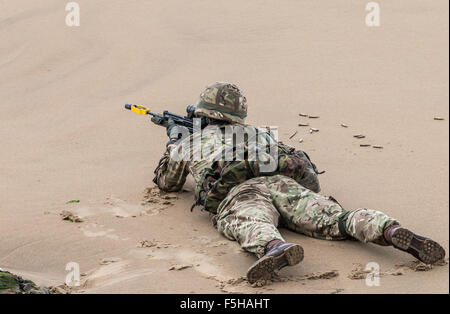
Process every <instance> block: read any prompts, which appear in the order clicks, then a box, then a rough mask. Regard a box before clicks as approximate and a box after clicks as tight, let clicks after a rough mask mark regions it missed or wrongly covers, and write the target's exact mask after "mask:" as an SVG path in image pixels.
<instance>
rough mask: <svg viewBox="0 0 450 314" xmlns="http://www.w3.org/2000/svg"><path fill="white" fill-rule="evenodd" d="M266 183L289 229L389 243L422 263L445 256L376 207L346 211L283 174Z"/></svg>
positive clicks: (434, 245)
mask: <svg viewBox="0 0 450 314" xmlns="http://www.w3.org/2000/svg"><path fill="white" fill-rule="evenodd" d="M268 186H269V189H270V191H271V194H272V196H273V199H274V204H275V206H276V207H277V209H278V210H279V211H280V213H281V216H282V218H283V222H284V223H285V225H286V226H287V227H288V228H289V229H291V230H294V231H297V232H299V233H303V234H306V235H309V236H312V237H316V238H321V239H329V240H341V239H346V238H354V239H357V240H359V241H362V242H372V243H376V244H379V245H393V246H394V247H395V248H397V249H400V250H402V251H405V252H408V253H410V254H412V255H413V256H415V257H416V258H418V259H419V260H421V261H423V262H426V263H434V262H436V261H439V260H441V259H443V258H444V257H445V251H444V249H443V248H442V247H441V246H440V245H439V244H438V243H436V242H435V241H433V240H431V239H428V238H426V237H422V236H420V235H418V234H415V233H413V232H412V231H410V230H408V229H405V228H403V227H400V224H399V222H398V221H397V220H395V219H393V218H391V217H389V216H387V215H386V214H384V213H382V212H380V211H376V210H371V209H366V208H360V209H357V210H352V211H346V210H344V209H343V208H342V207H341V206H340V205H339V204H338V203H337V202H336V201H335V200H334V199H332V198H330V197H326V196H322V195H319V194H317V193H314V192H312V191H310V190H308V189H306V188H304V187H302V186H301V185H300V184H298V183H297V182H295V181H294V180H292V179H290V178H286V177H283V176H274V177H271V179H270V183H268Z"/></svg>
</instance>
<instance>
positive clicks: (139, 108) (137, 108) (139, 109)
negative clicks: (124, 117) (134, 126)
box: [127, 105, 150, 114]
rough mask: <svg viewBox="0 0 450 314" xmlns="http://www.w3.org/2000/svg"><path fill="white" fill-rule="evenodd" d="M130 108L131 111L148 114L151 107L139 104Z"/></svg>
mask: <svg viewBox="0 0 450 314" xmlns="http://www.w3.org/2000/svg"><path fill="white" fill-rule="evenodd" d="M129 108H130V110H131V111H133V112H136V113H138V114H147V113H148V112H149V111H150V110H149V109H147V108H145V107H144V106H138V105H130V106H129ZM127 109H128V108H127Z"/></svg>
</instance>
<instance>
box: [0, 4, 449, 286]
mask: <svg viewBox="0 0 450 314" xmlns="http://www.w3.org/2000/svg"><path fill="white" fill-rule="evenodd" d="M366 2H367V1H360V0H358V1H357V0H347V1H345V0H342V1H315V0H309V1H297V0H295V1H294V0H284V1H261V0H258V1H256V0H249V1H245V2H244V1H238V0H229V1H206V0H203V1H200V0H195V1H181V0H178V1H174V0H164V1H156V0H152V1H144V0H140V1H139V0H134V1H117V0H115V1H112V0H108V1H106V0H97V1H88V0H79V1H78V3H79V4H80V6H81V26H80V27H72V28H71V27H67V26H65V15H66V12H65V10H64V6H65V2H64V1H63V2H62V1H59V0H45V1H43V0H39V1H25V0H15V1H6V0H3V1H0V74H1V75H0V99H1V102H0V108H1V114H0V139H1V140H0V143H1V146H0V178H1V180H0V268H3V269H7V270H10V271H14V272H16V273H18V274H20V275H23V276H24V277H27V278H30V279H33V280H35V281H36V282H37V283H39V284H45V285H59V284H62V283H63V282H64V280H65V276H66V271H65V265H66V264H67V263H68V262H72V261H73V262H77V263H79V264H80V267H81V272H82V273H83V275H84V276H83V277H82V281H83V283H84V286H83V287H82V289H81V290H78V292H83V291H84V292H120V293H125V292H134V293H154V292H163V293H174V292H177V293H182V292H186V293H188V292H195V293H205V292H210V293H215V292H227V291H228V292H269V293H272V292H273V293H350V292H370V293H386V292H407V293H417V292H438V293H448V292H449V282H448V280H449V273H448V265H447V266H442V267H435V268H434V269H432V270H431V271H427V272H415V271H412V270H406V271H404V272H403V275H401V276H393V275H385V276H383V277H382V278H381V285H380V286H378V287H369V286H366V285H365V282H364V280H351V279H349V278H348V275H350V273H351V272H352V269H353V268H354V265H353V264H354V263H356V264H362V265H365V264H366V263H368V262H377V263H378V264H379V265H380V267H381V270H382V271H387V272H388V271H389V270H392V269H395V267H396V266H395V265H398V264H407V263H409V262H411V261H412V258H411V257H410V256H408V255H406V254H403V253H402V252H398V251H396V250H394V249H392V248H382V247H377V246H374V245H363V244H360V243H357V242H327V241H320V240H315V239H311V238H307V237H305V236H302V235H297V234H294V233H292V232H289V231H286V230H283V231H282V232H283V235H285V236H286V238H287V240H289V241H295V242H299V243H301V244H302V245H303V246H304V248H305V251H306V257H305V260H304V262H303V263H302V264H301V265H300V266H298V267H295V268H291V269H287V270H283V272H282V273H281V274H282V276H283V278H284V279H283V280H281V282H275V283H274V284H272V285H270V286H266V287H265V288H251V287H249V286H248V285H247V284H246V283H245V282H242V280H240V279H239V277H241V276H243V275H245V272H246V269H247V267H248V266H249V265H250V263H252V262H253V261H254V257H253V256H250V255H249V254H247V253H245V252H243V251H241V250H240V248H239V246H238V244H237V243H236V242H231V241H228V240H226V239H225V238H223V237H222V236H220V235H219V234H218V233H217V232H216V230H215V229H214V228H213V227H212V225H211V223H210V222H209V220H208V215H207V214H206V213H204V212H201V211H199V210H195V211H194V212H193V213H191V212H189V208H190V205H191V204H192V199H193V195H192V192H184V193H181V194H179V195H177V196H178V199H177V200H171V202H173V203H174V205H164V204H161V203H159V204H158V203H146V204H145V205H142V204H141V203H142V200H143V198H144V193H145V189H146V188H147V187H151V186H152V182H151V179H152V177H153V169H154V167H155V166H156V163H157V161H158V159H159V158H160V156H161V154H162V152H163V150H164V143H165V142H166V136H165V130H164V129H162V128H159V127H157V126H154V125H153V124H151V123H150V122H149V120H148V119H146V118H145V117H142V116H137V115H135V114H132V113H130V112H129V111H125V110H124V109H123V105H124V104H125V103H127V102H130V103H138V104H140V103H142V104H146V105H148V106H150V107H151V108H152V109H154V110H155V111H162V110H164V109H169V110H171V111H174V112H180V113H181V112H183V110H184V108H185V106H186V105H187V104H191V103H192V102H194V101H195V100H196V98H197V96H198V94H199V93H200V91H201V90H202V89H203V88H204V86H206V85H207V84H208V83H211V82H214V81H217V80H225V81H232V82H235V83H237V84H239V85H240V86H241V87H242V89H243V90H244V92H245V93H246V95H247V99H248V101H249V118H248V122H249V123H252V124H256V125H278V126H280V138H281V139H282V140H284V141H286V142H287V143H289V144H292V145H296V146H297V147H301V148H302V149H304V150H306V151H307V152H309V153H310V155H311V157H312V158H313V160H314V161H315V162H316V163H317V164H318V166H319V167H320V169H323V170H326V171H327V172H326V174H324V175H322V176H321V182H322V187H323V193H325V194H328V195H333V196H334V197H335V198H337V199H338V200H339V201H340V202H341V203H342V204H343V205H344V206H345V207H346V208H348V209H350V208H358V207H369V208H375V209H380V210H383V211H385V212H387V213H389V214H390V215H392V216H394V217H397V218H398V219H399V220H400V221H401V222H402V223H403V224H404V225H405V226H408V227H411V228H413V229H414V230H417V231H418V232H421V233H423V234H426V235H429V236H431V237H433V238H435V239H436V240H438V241H440V242H441V243H442V244H443V246H444V247H445V248H446V250H448V247H449V223H448V222H449V194H448V193H449V192H448V189H449V177H448V175H449V169H448V165H449V147H448V144H449V128H448V127H449V126H448V118H449V114H448V113H449V112H448V105H447V104H448V100H449V94H448V88H449V86H448V76H449V73H448V67H449V62H448V53H449V51H448V45H449V42H448V36H449V34H448V9H449V8H448V5H449V4H448V1H446V0H435V1H428V2H426V1H419V0H408V1H406V0H405V1H384V0H382V1H381V0H380V1H379V2H380V4H381V27H379V28H369V27H366V26H365V24H364V16H365V11H364V7H365V4H366ZM300 112H305V113H307V114H312V115H318V116H320V118H319V119H314V120H309V121H308V123H310V124H311V126H312V127H315V128H318V129H320V131H319V132H315V133H313V134H309V132H308V128H304V127H298V126H297V125H298V123H300V122H302V121H303V122H304V121H306V120H308V119H306V118H300V117H299V116H298V114H299V113H300ZM435 116H441V117H443V118H444V119H445V120H444V121H436V120H433V118H434V117H435ZM341 123H345V124H347V125H348V126H349V127H348V128H343V127H341V126H340V124H341ZM295 130H298V134H297V135H296V136H295V137H294V138H292V139H290V140H289V139H288V138H289V136H290V135H291V134H293V133H294V131H295ZM361 133H362V134H364V135H366V138H365V139H362V140H358V139H356V138H354V137H353V135H355V134H361ZM300 138H303V143H302V144H299V142H298V141H299V139H300ZM364 143H368V144H377V145H382V146H383V147H384V148H383V149H378V150H377V149H374V148H371V147H360V144H364ZM186 187H187V188H188V189H190V190H192V181H190V182H188V183H187V185H186ZM73 199H78V200H80V203H73V204H65V203H66V202H67V201H69V200H73ZM63 210H70V211H73V212H74V213H75V214H76V215H78V216H79V217H80V218H81V219H82V220H83V222H81V223H71V222H69V221H63V220H61V217H60V216H59V214H60V212H61V211H63ZM142 213H144V214H142ZM133 216H136V217H133ZM143 240H147V242H144V247H143V248H139V247H138V246H139V245H140V244H139V243H140V241H143ZM184 266H186V268H184ZM170 268H174V269H173V270H169V269H170ZM178 268H182V269H179V270H177V269H178ZM334 270H336V271H337V272H338V273H339V275H338V276H334V275H333V276H327V274H328V273H325V275H323V276H321V275H320V274H321V273H323V272H330V271H334ZM317 272H320V273H319V275H317V274H316V273H317ZM312 273H315V275H312V278H318V279H316V280H307V279H305V278H307V277H308V276H309V275H308V274H312ZM331 273H332V274H333V272H331ZM305 276H306V277H305ZM328 277H330V278H329V279H324V278H328Z"/></svg>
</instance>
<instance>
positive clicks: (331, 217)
mask: <svg viewBox="0 0 450 314" xmlns="http://www.w3.org/2000/svg"><path fill="white" fill-rule="evenodd" d="M246 128H252V127H250V126H246ZM218 134H219V135H220V133H217V132H214V131H212V130H211V132H209V131H208V129H207V130H204V132H198V133H194V134H193V135H191V137H188V138H186V139H184V140H182V141H180V143H178V145H176V146H170V147H169V148H168V149H167V151H166V153H165V154H164V156H163V158H162V159H161V160H160V163H159V165H158V167H157V168H156V170H155V179H154V182H155V183H157V184H158V186H159V188H160V189H162V190H165V191H172V192H173V191H179V190H180V189H181V188H182V187H183V185H184V183H185V181H186V177H187V175H188V174H189V173H190V174H192V176H193V177H194V180H195V182H196V183H197V185H198V186H201V185H202V183H203V181H204V180H205V174H206V173H208V172H211V171H212V168H213V166H214V164H215V162H214V157H217V156H216V154H219V153H220V152H221V151H223V150H225V149H226V148H225V147H226V143H223V139H222V138H220V136H219V137H218ZM197 140H198V141H201V145H199V146H197V147H195V146H193V145H192V143H194V142H195V141H197ZM184 144H186V145H187V146H189V148H190V150H184V151H183V150H182V149H181V148H182V147H183V145H184ZM213 147H215V149H214V150H210V149H211V148H213ZM199 148H201V149H202V150H203V152H211V154H210V155H208V156H206V157H205V158H204V159H201V160H190V158H189V156H186V154H190V155H193V154H194V155H195V154H196V153H197V152H196V149H199ZM174 155H176V158H175V157H174ZM283 160H284V159H283V158H280V161H279V163H280V165H279V169H284V168H286V167H285V166H284V164H283ZM303 161H304V162H305V163H307V162H308V160H307V159H304V160H303ZM219 163H220V162H219ZM247 164H248V163H247ZM237 168H238V167H237ZM306 168H308V167H306ZM233 170H235V169H233ZM240 170H242V169H238V170H236V172H235V173H234V172H233V173H232V174H233V175H232V177H233V178H234V179H235V181H234V184H230V185H229V187H228V188H229V190H227V191H225V192H224V193H223V194H224V196H223V198H222V199H218V202H217V204H218V206H217V208H212V209H209V211H210V212H211V213H212V220H213V223H214V225H215V226H216V227H217V229H218V230H219V232H221V233H222V234H223V235H225V236H226V237H227V238H229V239H231V240H236V241H238V242H239V243H240V244H241V246H242V247H243V248H244V249H245V250H247V251H249V252H253V253H255V254H256V255H258V256H262V255H263V254H264V246H265V245H266V244H267V243H268V242H269V241H271V240H274V239H279V240H282V237H281V235H280V233H279V231H278V229H277V227H278V226H283V227H287V228H288V229H290V230H293V231H296V232H298V233H302V234H305V235H308V236H311V237H315V238H320V239H327V240H343V239H346V238H349V237H350V238H355V239H358V240H360V241H363V242H374V243H377V244H381V245H387V243H385V242H384V239H383V236H382V234H383V230H384V229H385V228H386V227H388V226H390V225H393V224H398V222H397V221H396V220H394V219H392V218H389V217H388V216H386V215H385V214H383V213H381V212H378V211H374V210H369V209H358V210H355V211H345V210H344V209H343V208H342V207H341V206H340V205H339V204H338V203H337V202H336V201H335V200H334V199H333V198H331V197H326V196H322V195H320V194H317V193H315V192H313V191H312V190H311V189H314V190H316V191H317V190H318V180H317V176H315V175H313V174H312V173H311V171H303V172H302V175H301V176H297V175H296V173H295V171H294V174H292V173H290V172H285V174H286V175H280V174H276V173H274V174H273V175H269V176H267V175H265V176H257V177H254V178H248V176H243V175H242V171H240ZM252 170H253V171H254V169H252ZM245 174H246V175H248V172H246V173H245ZM287 175H288V176H290V177H291V178H290V177H288V176H287ZM299 182H300V183H302V184H300V183H299ZM305 186H308V187H309V189H308V188H307V187H305ZM339 221H341V224H339Z"/></svg>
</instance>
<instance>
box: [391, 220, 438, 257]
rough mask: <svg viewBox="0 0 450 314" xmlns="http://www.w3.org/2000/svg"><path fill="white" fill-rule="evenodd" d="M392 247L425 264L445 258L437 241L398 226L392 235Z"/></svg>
mask: <svg viewBox="0 0 450 314" xmlns="http://www.w3.org/2000/svg"><path fill="white" fill-rule="evenodd" d="M392 243H393V244H394V247H396V248H398V249H400V250H402V251H405V252H408V253H410V254H412V255H413V256H414V257H416V258H417V259H419V260H420V261H421V262H423V263H425V264H434V263H436V262H439V261H440V260H443V259H444V258H445V250H444V248H443V247H442V246H440V245H439V244H438V243H437V242H435V241H433V240H431V239H428V238H424V237H421V236H418V235H416V234H414V233H413V232H412V231H410V230H408V229H405V228H399V229H397V230H395V231H394V234H393V235H392Z"/></svg>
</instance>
